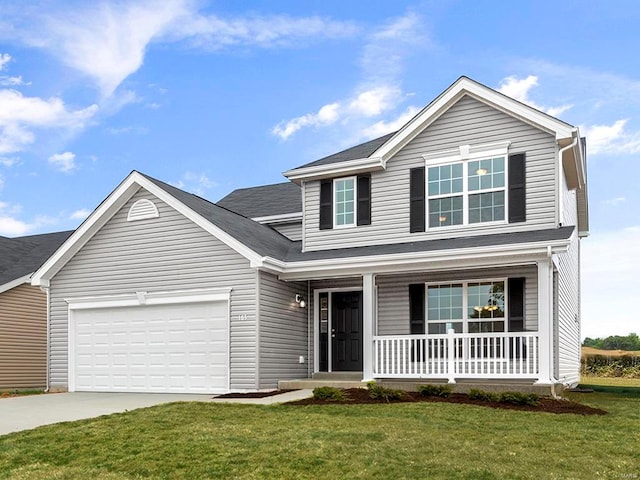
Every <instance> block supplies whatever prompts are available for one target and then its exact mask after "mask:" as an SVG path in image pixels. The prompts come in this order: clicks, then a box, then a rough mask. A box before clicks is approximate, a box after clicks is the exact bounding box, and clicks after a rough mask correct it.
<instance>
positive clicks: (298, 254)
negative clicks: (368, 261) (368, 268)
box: [279, 226, 574, 262]
mask: <svg viewBox="0 0 640 480" xmlns="http://www.w3.org/2000/svg"><path fill="white" fill-rule="evenodd" d="M573 230H574V227H572V226H568V227H560V228H551V229H547V230H535V231H532V232H514V233H493V234H488V235H476V236H472V237H458V238H445V239H439V240H423V241H420V242H406V243H393V244H387V245H370V246H367V247H352V248H338V249H335V250H321V251H315V252H304V253H303V252H302V251H301V248H300V247H301V245H300V242H295V243H296V244H298V245H293V246H292V248H291V249H290V250H289V252H288V254H287V257H286V258H282V259H279V260H285V261H287V262H300V261H309V260H330V259H332V258H356V257H368V256H376V255H392V254H396V253H418V252H436V251H444V250H459V249H463V248H473V247H490V246H494V245H515V244H519V243H530V242H533V243H535V242H551V241H554V240H566V239H568V238H569V237H570V236H571V234H572V233H573Z"/></svg>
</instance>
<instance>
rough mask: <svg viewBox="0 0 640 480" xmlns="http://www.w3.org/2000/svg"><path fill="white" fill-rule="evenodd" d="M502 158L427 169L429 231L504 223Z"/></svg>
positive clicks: (503, 163)
mask: <svg viewBox="0 0 640 480" xmlns="http://www.w3.org/2000/svg"><path fill="white" fill-rule="evenodd" d="M505 164H506V162H505V157H504V156H499V157H492V158H484V159H480V160H471V161H467V162H457V163H449V164H444V165H435V166H432V167H429V168H428V174H427V195H428V199H429V202H428V208H429V212H428V218H429V228H433V227H444V226H449V225H466V224H471V223H481V222H498V221H504V220H505Z"/></svg>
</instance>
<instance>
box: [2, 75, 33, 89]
mask: <svg viewBox="0 0 640 480" xmlns="http://www.w3.org/2000/svg"><path fill="white" fill-rule="evenodd" d="M0 85H1V86H3V87H19V86H20V85H31V82H25V81H24V80H22V75H19V76H17V77H6V76H0Z"/></svg>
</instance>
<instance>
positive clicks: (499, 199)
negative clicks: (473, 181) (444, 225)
mask: <svg viewBox="0 0 640 480" xmlns="http://www.w3.org/2000/svg"><path fill="white" fill-rule="evenodd" d="M498 220H504V191H500V192H489V193H477V194H474V195H469V223H478V222H494V221H498Z"/></svg>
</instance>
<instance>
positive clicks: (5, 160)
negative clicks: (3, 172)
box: [0, 157, 20, 167]
mask: <svg viewBox="0 0 640 480" xmlns="http://www.w3.org/2000/svg"><path fill="white" fill-rule="evenodd" d="M19 161H20V159H19V158H18V157H0V165H2V166H3V167H13V166H14V165H17V164H18V162H19Z"/></svg>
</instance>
